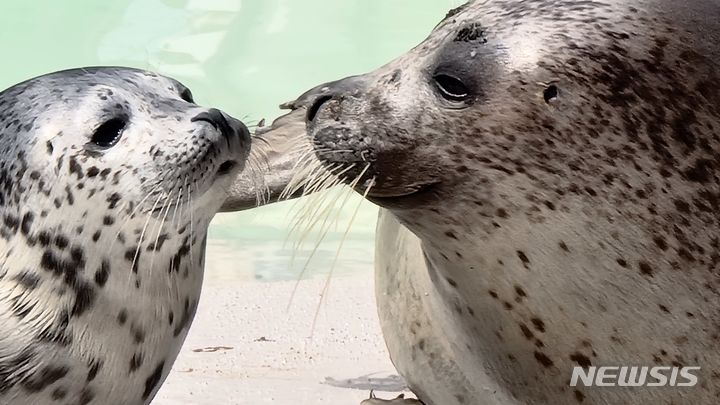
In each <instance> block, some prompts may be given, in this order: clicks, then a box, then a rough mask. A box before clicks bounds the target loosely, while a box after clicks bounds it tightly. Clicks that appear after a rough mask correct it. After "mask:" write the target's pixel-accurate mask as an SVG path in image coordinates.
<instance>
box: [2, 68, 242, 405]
mask: <svg viewBox="0 0 720 405" xmlns="http://www.w3.org/2000/svg"><path fill="white" fill-rule="evenodd" d="M249 148H250V136H249V132H248V130H247V128H246V127H245V126H244V125H243V124H242V123H241V122H240V121H237V120H235V119H234V118H231V117H229V116H227V115H226V114H224V113H222V112H221V111H219V110H217V109H207V108H203V107H200V106H197V105H195V104H194V102H193V100H192V95H191V93H190V91H189V90H188V89H187V88H186V87H185V86H183V85H181V84H180V83H178V82H177V81H175V80H172V79H169V78H166V77H162V76H159V75H156V74H153V73H149V72H144V71H140V70H134V69H127V68H86V69H76V70H69V71H63V72H58V73H53V74H50V75H46V76H42V77H38V78H35V79H32V80H29V81H27V82H25V83H21V84H19V85H16V86H14V87H12V88H10V89H8V90H5V91H4V92H2V93H0V218H2V223H1V224H0V323H2V325H3V328H2V330H0V403H12V404H46V403H82V404H147V403H149V402H150V400H151V399H152V398H153V396H154V395H155V392H156V391H157V389H158V388H159V386H160V384H161V383H162V381H163V380H164V379H165V376H166V375H167V374H168V372H169V371H170V368H171V366H172V363H173V361H174V359H175V357H176V356H177V354H178V352H179V349H180V347H181V345H182V342H183V340H184V337H185V335H186V333H187V330H188V328H189V326H190V323H191V321H192V318H193V315H194V312H195V308H196V306H197V303H198V298H199V295H200V286H201V282H202V269H203V263H204V247H205V243H206V230H207V226H208V224H209V222H210V220H211V219H212V217H213V215H214V214H215V212H216V211H217V210H218V209H219V208H220V205H221V204H222V202H223V200H224V196H225V190H226V189H227V188H228V187H229V186H230V184H231V182H232V180H233V177H234V176H235V175H236V174H237V173H238V171H239V170H241V169H242V167H243V166H244V164H245V160H246V158H247V155H248V153H249Z"/></svg>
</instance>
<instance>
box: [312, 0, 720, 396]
mask: <svg viewBox="0 0 720 405" xmlns="http://www.w3.org/2000/svg"><path fill="white" fill-rule="evenodd" d="M718 15H720V3H718V2H717V1H714V0H696V1H686V2H676V1H670V0H644V1H638V2H627V1H619V0H598V1H594V0H592V1H564V0H557V1H551V0H529V1H509V0H508V1H506V0H496V1H474V2H471V3H469V4H468V5H466V6H464V7H462V8H460V9H457V10H453V12H451V13H450V14H449V15H448V17H447V18H446V19H445V20H443V21H442V22H441V23H440V24H439V25H438V27H437V28H436V29H435V30H434V31H433V33H432V34H431V35H430V37H429V38H428V39H427V40H426V41H424V42H423V43H421V44H420V45H418V46H417V47H415V48H414V49H413V50H411V51H410V52H408V53H407V54H405V55H403V56H401V57H400V58H398V59H396V60H395V61H393V62H391V63H389V64H388V65H386V66H384V67H382V68H380V69H378V70H376V71H374V72H371V73H369V74H367V75H364V76H360V77H354V78H351V79H349V80H350V81H351V83H352V86H350V87H351V88H350V89H349V90H343V91H339V90H336V89H338V88H342V87H343V86H344V83H345V82H340V84H339V85H331V86H330V87H329V88H328V89H326V90H323V91H324V92H325V96H324V97H320V98H319V99H318V101H317V102H316V104H315V105H314V106H313V107H312V108H311V109H310V111H311V114H310V115H309V126H308V128H309V131H310V133H311V135H312V136H313V139H314V142H315V144H316V146H317V148H318V151H319V152H318V154H319V156H320V158H321V159H322V160H323V161H325V162H326V163H328V164H330V165H334V167H337V166H338V165H346V166H347V165H349V164H351V163H355V164H356V166H355V167H359V168H363V167H364V166H365V164H367V163H369V164H370V168H369V169H368V170H367V171H366V176H365V179H366V181H365V182H364V183H362V182H361V183H360V184H361V186H359V187H358V188H359V191H362V192H365V190H366V188H367V187H368V186H369V185H371V184H372V185H373V187H372V189H371V190H370V191H369V194H368V198H369V199H371V200H372V201H374V202H376V203H378V204H379V205H381V206H383V207H384V208H385V209H386V210H383V211H382V214H381V219H380V223H379V228H378V231H379V233H378V241H377V247H378V254H377V263H376V274H377V278H378V287H377V293H378V300H379V306H380V315H381V321H382V326H383V330H384V333H385V338H386V341H387V344H388V347H389V349H390V353H391V356H392V359H393V361H394V363H395V365H396V366H397V368H398V369H399V371H400V372H401V373H402V374H403V375H404V377H405V378H406V379H407V380H408V382H409V384H410V386H411V387H412V389H413V390H414V391H415V392H416V393H417V394H418V396H419V398H420V399H421V400H422V401H423V402H425V403H426V404H428V405H460V404H503V405H506V404H579V403H582V404H649V403H657V404H676V405H679V404H691V403H695V404H715V403H718V398H720V355H719V354H718V353H719V352H718V350H717V346H718V344H719V343H720V328H719V325H720V304H719V303H720V268H719V266H720V250H719V249H720V232H718V229H719V226H720V217H719V216H718V212H720V160H719V158H718V156H720V138H719V137H718V131H720V65H719V64H720V48H719V47H718V43H720V42H718V41H719V40H720V20H719V19H718V18H717V16H718ZM448 76H449V77H450V79H448ZM453 78H454V79H456V81H453V80H451V79H453ZM457 81H460V82H462V84H463V85H462V86H460V85H458V84H457ZM346 87H347V86H346ZM448 89H449V90H448ZM452 90H455V91H454V92H453V91H452ZM448 93H449V95H448ZM452 93H466V94H460V96H463V97H452V96H453V94H452ZM455 95H456V96H457V95H458V94H455ZM328 150H329V151H330V152H327V151H328ZM354 170H355V169H352V170H350V171H349V172H348V173H349V174H348V176H347V177H348V178H354V176H353V174H357V173H358V172H357V171H355V172H354ZM358 170H359V169H358ZM590 365H594V366H603V365H605V366H617V365H647V366H653V365H663V366H700V367H702V370H701V372H700V374H699V384H698V385H697V386H696V387H693V388H687V387H686V388H649V387H643V388H617V389H612V388H610V389H608V388H585V387H577V388H573V387H570V386H569V381H570V375H571V371H572V368H573V367H574V366H581V367H588V366H590Z"/></svg>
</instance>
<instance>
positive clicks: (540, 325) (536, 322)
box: [530, 318, 545, 332]
mask: <svg viewBox="0 0 720 405" xmlns="http://www.w3.org/2000/svg"><path fill="white" fill-rule="evenodd" d="M530 321H531V322H532V324H533V326H534V327H535V329H536V330H537V331H539V332H545V322H543V321H542V319H539V318H532V319H531V320H530Z"/></svg>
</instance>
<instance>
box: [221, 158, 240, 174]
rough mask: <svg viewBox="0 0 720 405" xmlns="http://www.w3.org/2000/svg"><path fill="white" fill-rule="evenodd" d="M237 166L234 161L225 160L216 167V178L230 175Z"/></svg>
mask: <svg viewBox="0 0 720 405" xmlns="http://www.w3.org/2000/svg"><path fill="white" fill-rule="evenodd" d="M237 165H238V163H237V162H236V161H234V160H226V161H225V162H223V164H221V165H220V167H218V170H217V176H218V177H220V176H225V175H228V174H230V173H231V172H232V171H233V169H234V168H235V167H237Z"/></svg>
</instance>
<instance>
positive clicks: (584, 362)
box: [570, 352, 592, 369]
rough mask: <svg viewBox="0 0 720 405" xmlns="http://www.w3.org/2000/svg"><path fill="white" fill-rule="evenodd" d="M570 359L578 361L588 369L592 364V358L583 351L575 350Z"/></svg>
mask: <svg viewBox="0 0 720 405" xmlns="http://www.w3.org/2000/svg"><path fill="white" fill-rule="evenodd" d="M570 360H572V361H574V362H576V363H577V364H578V365H579V366H580V367H582V368H584V369H587V368H588V367H590V366H592V363H591V362H590V359H589V358H588V357H587V356H585V355H584V354H582V353H578V352H575V353H573V354H571V355H570Z"/></svg>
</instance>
